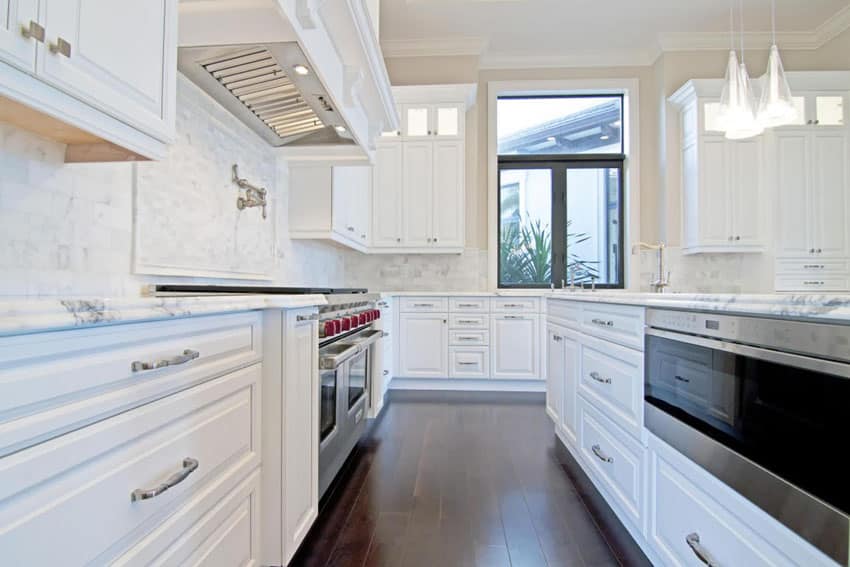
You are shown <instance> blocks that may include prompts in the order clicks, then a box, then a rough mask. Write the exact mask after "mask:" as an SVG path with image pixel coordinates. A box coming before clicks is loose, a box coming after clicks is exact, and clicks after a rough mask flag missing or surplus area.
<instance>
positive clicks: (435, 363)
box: [398, 313, 449, 378]
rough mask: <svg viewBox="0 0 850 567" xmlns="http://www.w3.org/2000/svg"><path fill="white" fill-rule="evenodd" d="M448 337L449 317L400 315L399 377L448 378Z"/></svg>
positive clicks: (445, 315)
mask: <svg viewBox="0 0 850 567" xmlns="http://www.w3.org/2000/svg"><path fill="white" fill-rule="evenodd" d="M448 333H449V325H448V314H446V313H401V314H400V315H399V330H398V334H399V339H398V349H399V350H398V359H399V370H398V375H399V376H400V377H402V378H446V377H448V376H449V355H448V351H449V334H448Z"/></svg>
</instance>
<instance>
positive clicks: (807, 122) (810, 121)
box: [806, 120, 815, 124]
mask: <svg viewBox="0 0 850 567" xmlns="http://www.w3.org/2000/svg"><path fill="white" fill-rule="evenodd" d="M814 123H815V121H814V120H808V121H806V124H814Z"/></svg>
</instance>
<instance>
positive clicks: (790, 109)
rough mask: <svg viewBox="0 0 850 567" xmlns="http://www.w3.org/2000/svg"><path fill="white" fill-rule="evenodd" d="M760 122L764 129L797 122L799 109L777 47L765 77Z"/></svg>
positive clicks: (772, 48) (772, 49)
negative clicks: (795, 103)
mask: <svg viewBox="0 0 850 567" xmlns="http://www.w3.org/2000/svg"><path fill="white" fill-rule="evenodd" d="M763 81H764V82H763V84H762V92H761V100H760V102H759V109H758V121H759V123H760V124H761V125H762V126H763V127H764V128H775V127H777V126H785V125H787V124H793V123H794V122H795V121H796V120H797V107H796V106H795V105H794V99H793V97H792V96H791V88H790V87H789V86H788V79H787V78H786V77H785V69H784V68H783V67H782V59H781V58H780V57H779V49H778V48H777V47H776V45H773V46H772V47H771V48H770V56H769V57H768V60H767V73H766V74H765V76H764V79H763Z"/></svg>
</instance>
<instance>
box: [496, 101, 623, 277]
mask: <svg viewBox="0 0 850 567" xmlns="http://www.w3.org/2000/svg"><path fill="white" fill-rule="evenodd" d="M622 125H623V98H622V96H619V95H598V96H563V95H559V96H542V97H539V96H538V97H500V98H499V99H498V107H497V128H498V148H499V160H498V161H499V219H498V221H499V240H498V245H499V260H498V261H499V267H498V274H499V287H549V286H550V285H553V284H554V285H555V286H556V287H561V285H566V284H569V282H571V281H572V282H575V283H576V284H581V283H588V284H589V283H590V282H595V283H596V285H597V286H598V287H603V288H606V287H607V288H622V287H623V285H624V273H623V270H624V257H623V246H624V230H623V229H624V226H623V225H624V223H623V219H624V202H623V182H624V180H623V162H624V160H625V156H624V154H623V128H622Z"/></svg>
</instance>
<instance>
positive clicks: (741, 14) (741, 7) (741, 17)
mask: <svg viewBox="0 0 850 567" xmlns="http://www.w3.org/2000/svg"><path fill="white" fill-rule="evenodd" d="M738 19H739V20H740V21H741V63H742V64H743V63H744V0H738Z"/></svg>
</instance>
